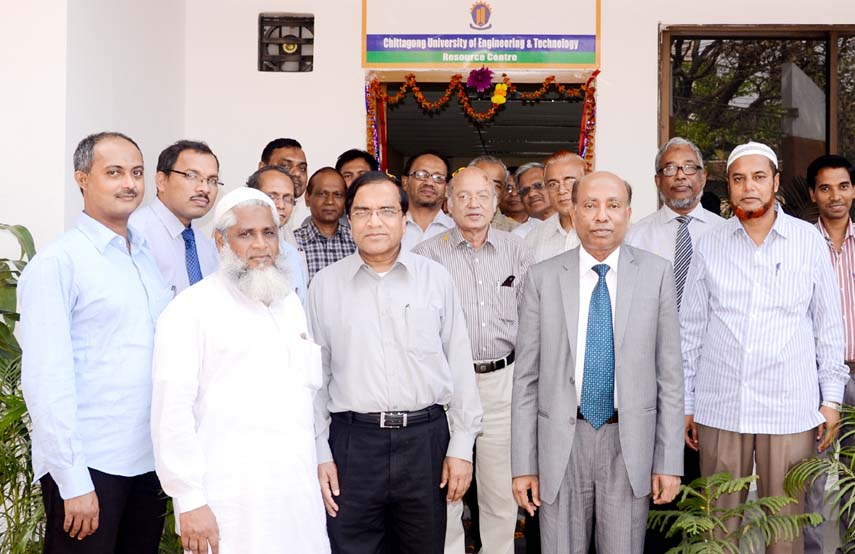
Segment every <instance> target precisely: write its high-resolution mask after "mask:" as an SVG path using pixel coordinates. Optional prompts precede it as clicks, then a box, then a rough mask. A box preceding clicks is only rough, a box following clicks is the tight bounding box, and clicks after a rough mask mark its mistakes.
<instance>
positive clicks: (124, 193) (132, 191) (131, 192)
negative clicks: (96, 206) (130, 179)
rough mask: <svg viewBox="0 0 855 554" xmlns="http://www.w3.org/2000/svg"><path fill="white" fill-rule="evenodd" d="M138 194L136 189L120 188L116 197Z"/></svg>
mask: <svg viewBox="0 0 855 554" xmlns="http://www.w3.org/2000/svg"><path fill="white" fill-rule="evenodd" d="M139 194H140V193H139V192H138V191H137V190H136V189H122V190H120V191H119V192H118V193H116V198H118V197H120V196H132V197H134V198H136V197H137V196H139Z"/></svg>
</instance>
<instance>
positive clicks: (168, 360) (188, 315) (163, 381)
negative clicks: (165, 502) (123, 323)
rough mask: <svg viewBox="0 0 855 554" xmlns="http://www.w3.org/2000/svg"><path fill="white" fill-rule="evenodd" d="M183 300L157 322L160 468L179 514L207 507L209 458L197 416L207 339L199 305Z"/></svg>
mask: <svg viewBox="0 0 855 554" xmlns="http://www.w3.org/2000/svg"><path fill="white" fill-rule="evenodd" d="M181 300H182V299H181V298H177V299H176V300H174V301H173V302H172V304H170V305H169V306H168V307H167V308H166V310H164V312H163V313H162V314H161V316H160V319H159V320H158V322H157V332H156V333H155V339H154V360H153V363H152V372H153V374H152V387H153V388H152V402H151V437H152V442H153V444H154V459H155V469H156V471H157V476H158V478H159V479H160V483H161V486H162V487H163V490H164V492H166V494H168V495H169V496H171V497H172V498H173V499H174V501H175V513H176V514H179V513H184V512H189V511H190V510H195V509H196V508H199V507H201V506H204V505H205V504H207V500H206V497H205V491H204V488H203V479H204V474H205V456H204V453H203V450H202V445H201V443H200V441H199V438H198V436H197V434H196V419H195V416H194V413H193V407H194V404H195V401H196V396H197V393H198V390H199V375H200V370H201V355H200V352H201V349H200V346H199V345H200V341H201V340H202V337H201V333H200V329H199V316H198V315H197V310H195V309H193V308H195V306H192V305H189V304H188V303H187V302H181ZM184 300H186V298H185V299H184Z"/></svg>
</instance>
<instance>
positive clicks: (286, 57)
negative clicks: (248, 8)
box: [258, 13, 315, 72]
mask: <svg viewBox="0 0 855 554" xmlns="http://www.w3.org/2000/svg"><path fill="white" fill-rule="evenodd" d="M314 52H315V16H314V15H311V14H264V13H262V14H259V15H258V70H259V71H285V72H303V71H312V69H313V66H314V59H315V56H314Z"/></svg>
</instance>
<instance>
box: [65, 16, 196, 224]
mask: <svg viewBox="0 0 855 554" xmlns="http://www.w3.org/2000/svg"><path fill="white" fill-rule="evenodd" d="M184 17H185V11H184V2H183V0H180V1H179V0H146V1H145V2H131V1H130V0H86V1H84V2H79V1H76V2H71V3H70V4H69V9H68V81H67V87H68V91H67V98H68V105H67V111H66V117H65V120H66V133H65V143H66V146H65V149H64V155H65V158H64V159H65V169H64V173H63V175H64V179H65V180H64V182H65V190H66V192H67V193H66V197H65V198H66V201H65V205H64V220H65V227H66V228H68V227H70V226H71V225H73V224H74V222H75V220H76V219H77V215H78V214H79V213H80V210H81V209H82V208H83V199H82V197H81V195H80V193H79V192H78V190H77V186H76V184H75V183H74V177H73V172H74V166H73V164H72V154H73V152H74V148H75V147H76V146H77V143H78V142H79V141H80V140H81V139H82V138H83V137H85V136H86V135H88V134H90V133H93V132H98V131H107V130H109V131H120V132H122V133H125V134H127V135H128V136H129V137H131V138H132V139H134V140H135V141H136V142H137V144H139V145H140V148H141V149H142V152H143V158H144V161H145V166H146V192H147V194H146V197H147V198H150V197H153V196H154V170H155V167H156V165H157V155H158V154H159V153H160V151H161V150H162V149H163V148H164V147H165V146H167V145H169V144H170V143H172V142H174V141H176V140H178V139H180V138H183V132H184V89H185V75H184V68H185V59H186V52H185V36H184V34H185V28H186V25H185V19H184Z"/></svg>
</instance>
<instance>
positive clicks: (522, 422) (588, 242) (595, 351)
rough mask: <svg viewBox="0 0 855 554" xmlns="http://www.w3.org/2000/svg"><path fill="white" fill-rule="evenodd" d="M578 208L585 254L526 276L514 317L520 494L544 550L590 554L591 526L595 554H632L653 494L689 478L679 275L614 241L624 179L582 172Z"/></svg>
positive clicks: (514, 424) (621, 231) (620, 231)
mask: <svg viewBox="0 0 855 554" xmlns="http://www.w3.org/2000/svg"><path fill="white" fill-rule="evenodd" d="M572 199H573V206H574V208H573V209H574V213H575V219H574V221H575V224H576V232H577V233H578V235H579V240H580V242H581V246H580V247H579V248H576V249H573V250H570V251H568V252H565V253H564V254H561V255H559V256H556V257H554V258H550V259H548V260H546V261H544V262H542V263H539V264H537V265H535V266H533V267H532V268H531V269H530V270H529V273H528V276H527V279H526V284H525V292H524V294H523V300H522V304H521V307H520V323H519V334H518V336H517V365H516V369H515V374H514V389H513V401H512V420H511V443H512V447H511V448H512V450H511V464H512V471H513V475H514V481H513V488H514V495H515V496H516V499H517V502H518V503H519V505H520V506H522V507H523V508H525V509H526V510H527V511H528V512H529V513H530V514H533V513H534V511H535V510H536V509H538V507H540V508H541V514H540V522H541V523H540V524H541V540H542V544H543V552H544V554H553V553H555V554H557V553H558V552H562V553H564V552H570V553H573V554H585V553H586V552H587V551H588V546H589V543H590V541H591V536H592V527H593V525H592V519H593V518H594V516H595V519H596V529H595V530H594V533H593V534H594V536H595V537H596V539H595V540H596V546H597V552H598V553H599V554H630V553H632V554H640V553H641V552H642V549H643V546H644V530H645V524H646V520H647V511H648V503H649V497H650V495H651V494H652V498H653V501H654V503H656V504H664V503H667V502H670V501H671V500H672V499H673V498H674V497H675V496H676V494H677V492H678V490H679V486H680V477H679V476H680V475H681V474H682V472H683V372H682V362H681V357H680V329H679V324H678V319H677V303H676V293H675V289H674V272H673V270H672V269H671V265H670V264H669V263H668V262H667V261H666V260H664V259H662V258H660V257H658V256H655V255H653V254H651V253H649V252H646V251H644V250H638V249H635V248H633V247H631V246H627V245H624V244H622V242H623V239H624V235H625V234H626V229H627V226H628V224H629V218H630V214H631V213H632V209H631V208H630V201H631V200H632V189H631V188H630V186H629V184H628V183H626V182H625V181H623V180H622V179H621V178H620V177H618V176H617V175H614V174H611V173H605V172H597V173H592V174H590V175H587V176H585V177H584V178H583V179H582V180H580V181H578V182H577V183H576V184H575V185H574V187H573V191H572ZM612 314H614V318H612ZM630 318H631V320H630ZM577 382H578V383H579V386H578V387H577V386H576V383H577ZM529 494H531V496H530V497H529Z"/></svg>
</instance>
